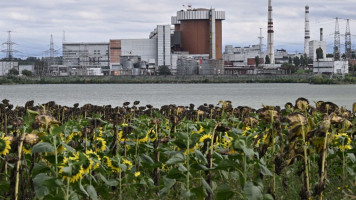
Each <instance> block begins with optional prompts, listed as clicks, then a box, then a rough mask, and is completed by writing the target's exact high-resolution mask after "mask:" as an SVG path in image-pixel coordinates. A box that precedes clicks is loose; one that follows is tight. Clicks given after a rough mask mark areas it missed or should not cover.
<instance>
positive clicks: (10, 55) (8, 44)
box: [3, 31, 16, 60]
mask: <svg viewBox="0 0 356 200" xmlns="http://www.w3.org/2000/svg"><path fill="white" fill-rule="evenodd" d="M11 32H12V31H7V34H8V36H7V42H4V43H3V45H6V50H4V51H5V52H6V58H7V59H8V60H12V58H13V57H14V52H15V50H14V49H13V48H12V47H13V45H14V44H16V43H14V42H12V40H11Z"/></svg>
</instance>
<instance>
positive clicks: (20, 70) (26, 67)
mask: <svg viewBox="0 0 356 200" xmlns="http://www.w3.org/2000/svg"><path fill="white" fill-rule="evenodd" d="M23 70H27V71H30V72H32V73H34V72H35V66H33V65H19V73H20V74H22V71H23Z"/></svg>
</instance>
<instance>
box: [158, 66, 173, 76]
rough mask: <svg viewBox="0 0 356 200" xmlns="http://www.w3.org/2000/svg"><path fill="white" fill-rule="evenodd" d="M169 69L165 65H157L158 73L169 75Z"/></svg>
mask: <svg viewBox="0 0 356 200" xmlns="http://www.w3.org/2000/svg"><path fill="white" fill-rule="evenodd" d="M171 74H172V73H171V70H170V69H169V67H168V66H167V65H162V66H159V67H158V75H171Z"/></svg>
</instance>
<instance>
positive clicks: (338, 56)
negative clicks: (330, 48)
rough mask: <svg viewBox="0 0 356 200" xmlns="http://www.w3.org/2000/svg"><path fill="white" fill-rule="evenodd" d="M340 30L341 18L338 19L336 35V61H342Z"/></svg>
mask: <svg viewBox="0 0 356 200" xmlns="http://www.w3.org/2000/svg"><path fill="white" fill-rule="evenodd" d="M340 47H341V45H340V30H339V18H337V17H336V22H335V34H334V60H340Z"/></svg>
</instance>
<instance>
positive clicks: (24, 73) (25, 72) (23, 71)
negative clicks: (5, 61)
mask: <svg viewBox="0 0 356 200" xmlns="http://www.w3.org/2000/svg"><path fill="white" fill-rule="evenodd" d="M22 74H23V75H24V76H32V72H31V71H29V70H26V69H24V70H22Z"/></svg>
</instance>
